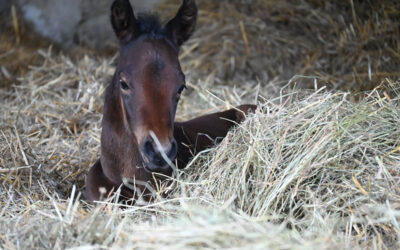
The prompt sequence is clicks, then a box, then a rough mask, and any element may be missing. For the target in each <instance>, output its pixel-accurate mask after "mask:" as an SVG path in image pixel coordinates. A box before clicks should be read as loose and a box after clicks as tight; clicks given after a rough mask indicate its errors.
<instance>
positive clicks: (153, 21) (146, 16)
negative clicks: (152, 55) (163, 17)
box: [137, 13, 168, 39]
mask: <svg viewBox="0 0 400 250" xmlns="http://www.w3.org/2000/svg"><path fill="white" fill-rule="evenodd" d="M137 20H138V23H139V28H140V33H141V34H142V35H149V36H151V37H154V38H166V39H168V37H167V35H166V33H165V29H164V27H163V25H162V24H161V22H160V18H159V17H158V16H157V15H155V14H153V13H140V14H139V15H138V18H137Z"/></svg>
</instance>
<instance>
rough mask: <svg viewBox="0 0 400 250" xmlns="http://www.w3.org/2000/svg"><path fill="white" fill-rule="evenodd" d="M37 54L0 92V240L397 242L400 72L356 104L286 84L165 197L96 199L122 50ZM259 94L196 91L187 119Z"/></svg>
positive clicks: (23, 244) (279, 244)
mask: <svg viewBox="0 0 400 250" xmlns="http://www.w3.org/2000/svg"><path fill="white" fill-rule="evenodd" d="M39 54H40V55H41V56H42V57H43V61H44V63H43V65H42V66H39V67H31V70H30V71H29V72H28V73H27V74H26V75H25V77H24V78H21V79H20V84H18V85H15V86H13V87H12V88H10V89H8V90H2V91H0V100H1V107H2V113H1V119H0V130H1V132H0V146H1V148H0V150H1V155H0V164H1V167H0V181H1V188H0V203H1V206H0V207H1V209H0V244H1V245H2V246H3V247H5V248H38V247H45V248H64V247H72V246H82V245H83V246H88V247H89V246H94V247H96V248H99V247H123V248H124V247H139V248H150V249H157V248H159V247H166V248H173V249H178V248H199V247H204V248H223V247H232V246H237V247H239V248H246V249H248V248H265V247H271V248H272V247H273V248H281V249H287V248H307V247H309V248H326V249H328V248H337V247H340V248H343V247H352V246H355V247H361V248H362V247H373V246H376V247H383V246H386V247H395V246H399V229H400V228H399V224H398V223H399V219H400V211H399V208H400V203H399V200H400V190H399V186H400V185H399V184H400V167H399V166H400V126H399V125H400V109H399V104H400V93H399V91H400V90H399V88H400V82H399V81H398V82H391V81H389V80H388V82H387V86H386V89H385V90H374V91H372V92H369V93H368V96H367V97H365V98H364V99H363V100H362V101H360V102H359V103H352V102H350V101H349V100H348V95H347V94H345V93H336V94H333V93H330V92H325V91H324V90H320V91H317V92H309V93H306V92H304V91H300V90H299V91H294V90H291V89H289V88H288V89H282V92H281V95H280V96H279V97H277V98H274V99H264V100H261V101H260V107H261V108H260V110H259V111H258V112H257V113H256V114H255V115H252V116H250V117H249V118H248V119H247V120H246V121H245V122H244V123H243V124H242V125H240V126H239V127H238V128H237V129H235V130H234V131H232V132H230V133H229V135H228V137H227V138H226V139H225V140H224V141H223V142H222V143H221V144H220V145H219V146H218V147H216V148H214V149H210V150H209V152H204V153H201V154H200V155H199V156H198V157H197V158H196V159H195V160H194V161H193V162H192V163H191V164H190V166H189V167H188V169H186V170H184V171H182V172H179V173H178V175H176V176H175V177H174V179H175V182H174V183H173V184H172V185H171V186H170V188H171V191H170V196H169V197H168V198H167V199H162V198H160V199H159V200H157V201H156V202H155V203H154V204H149V205H144V206H135V207H128V208H126V209H124V210H121V209H120V208H119V205H117V204H114V203H113V202H108V203H103V204H102V205H101V206H99V207H97V208H92V207H90V206H88V205H86V204H85V201H84V199H83V198H82V193H81V192H82V190H83V188H84V179H85V176H86V173H87V171H88V169H89V167H90V166H91V164H93V162H94V161H95V160H96V158H97V157H98V154H99V145H100V142H99V136H100V129H101V128H100V120H101V111H102V94H103V93H104V89H105V83H106V82H107V81H108V80H109V78H110V76H111V74H112V73H113V67H112V64H113V63H114V60H115V58H91V57H88V56H87V57H84V58H82V59H81V60H79V61H77V62H73V61H71V60H70V59H69V58H68V57H65V56H63V55H57V56H52V55H51V50H49V51H40V52H39ZM189 84H190V86H192V87H194V86H199V85H200V84H202V86H207V84H209V85H210V86H212V84H211V83H208V82H206V81H204V82H202V81H200V82H198V83H196V84H195V83H190V82H189ZM259 92H261V93H263V92H264V90H263V89H262V88H260V89H256V90H253V92H252V91H249V90H246V89H245V88H243V89H235V88H231V87H226V86H225V87H224V86H219V87H217V88H215V87H213V88H212V89H210V90H208V89H203V90H198V91H189V92H187V93H186V94H185V95H184V96H183V99H182V103H181V108H180V113H179V114H178V117H180V118H181V119H183V118H185V117H190V116H193V115H196V112H195V114H191V113H190V114H189V113H185V112H188V111H187V110H186V108H187V107H189V106H192V107H194V106H195V105H197V104H200V107H201V108H202V109H204V110H209V111H213V110H215V109H221V108H223V107H224V106H226V105H227V103H228V104H229V103H232V104H236V102H251V101H254V98H256V97H257V94H258V93H259ZM238 93H240V94H242V97H241V96H239V95H238ZM221 100H225V102H222V101H221ZM199 109H200V108H199Z"/></svg>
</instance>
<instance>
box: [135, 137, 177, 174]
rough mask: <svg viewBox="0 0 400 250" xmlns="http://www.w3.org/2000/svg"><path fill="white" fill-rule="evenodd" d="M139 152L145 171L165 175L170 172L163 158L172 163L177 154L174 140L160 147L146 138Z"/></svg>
mask: <svg viewBox="0 0 400 250" xmlns="http://www.w3.org/2000/svg"><path fill="white" fill-rule="evenodd" d="M141 151H142V157H143V161H144V163H145V167H146V168H147V170H149V171H151V172H159V173H165V172H168V171H170V170H171V167H170V165H169V164H168V162H167V161H166V159H165V158H167V159H168V160H169V161H171V162H174V160H175V158H176V154H177V153H178V145H177V143H176V141H175V139H172V141H170V142H169V143H166V144H163V145H160V143H156V142H155V141H154V140H153V139H152V138H147V139H146V140H145V141H144V142H143V145H142V147H141Z"/></svg>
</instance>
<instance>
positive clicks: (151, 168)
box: [142, 157, 173, 176]
mask: <svg viewBox="0 0 400 250" xmlns="http://www.w3.org/2000/svg"><path fill="white" fill-rule="evenodd" d="M142 158H143V166H144V170H145V171H146V172H148V173H151V174H153V173H155V174H160V175H167V176H169V175H171V173H172V171H173V169H172V168H171V166H170V165H168V163H167V162H164V164H162V165H160V164H156V163H153V162H151V161H149V160H148V159H147V158H146V157H142Z"/></svg>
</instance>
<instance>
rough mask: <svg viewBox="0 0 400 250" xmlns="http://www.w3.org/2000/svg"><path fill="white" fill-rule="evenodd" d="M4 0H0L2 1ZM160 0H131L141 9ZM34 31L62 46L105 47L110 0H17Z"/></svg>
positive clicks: (111, 40)
mask: <svg viewBox="0 0 400 250" xmlns="http://www.w3.org/2000/svg"><path fill="white" fill-rule="evenodd" d="M3 1H5V0H0V7H1V5H2V4H1V3H2V2H3ZM160 1H162V0H146V1H143V0H131V3H132V4H133V6H134V9H135V12H142V11H146V10H149V9H151V8H152V6H153V5H154V4H155V3H157V2H160ZM17 3H18V5H19V7H20V10H21V11H22V14H23V17H24V19H25V20H26V21H28V22H30V23H32V24H33V27H34V29H35V31H36V32H38V33H39V34H40V35H42V36H44V37H46V38H48V39H50V40H51V41H53V42H56V43H58V44H61V45H63V46H74V45H87V46H89V47H98V48H101V47H106V46H109V45H111V44H113V43H115V38H114V35H113V33H112V30H111V25H110V21H109V11H110V6H111V3H112V1H111V0H84V1H81V0H68V1H66V0H17Z"/></svg>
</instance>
